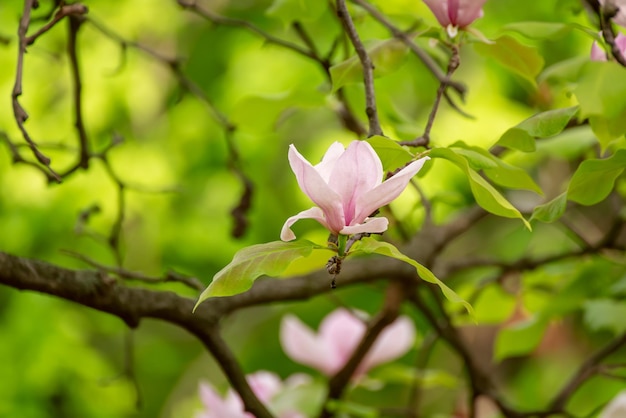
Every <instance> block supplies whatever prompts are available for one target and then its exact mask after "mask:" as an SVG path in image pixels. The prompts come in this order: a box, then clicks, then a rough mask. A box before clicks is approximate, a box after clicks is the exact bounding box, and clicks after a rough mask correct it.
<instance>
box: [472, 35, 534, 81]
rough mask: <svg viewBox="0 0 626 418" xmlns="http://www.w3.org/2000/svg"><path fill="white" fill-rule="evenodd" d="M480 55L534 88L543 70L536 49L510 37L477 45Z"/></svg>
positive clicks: (505, 36) (475, 45)
mask: <svg viewBox="0 0 626 418" xmlns="http://www.w3.org/2000/svg"><path fill="white" fill-rule="evenodd" d="M474 48H476V50H477V51H478V53H480V54H482V55H484V56H487V57H490V58H494V59H495V60H496V61H498V62H499V63H500V64H502V65H503V66H504V67H506V68H507V69H509V70H510V71H512V72H513V73H515V74H517V75H519V76H520V77H522V78H523V79H525V80H527V81H528V82H529V83H530V84H532V85H533V86H536V85H537V83H536V81H535V78H536V77H537V75H538V74H539V72H540V71H541V69H542V68H543V63H544V62H543V58H542V57H541V55H539V53H538V52H537V50H536V49H535V48H532V47H530V46H526V45H523V44H521V43H520V42H519V41H517V40H516V39H515V38H512V37H510V36H508V35H504V36H501V37H499V38H497V39H496V40H495V42H494V43H493V44H484V43H476V44H474Z"/></svg>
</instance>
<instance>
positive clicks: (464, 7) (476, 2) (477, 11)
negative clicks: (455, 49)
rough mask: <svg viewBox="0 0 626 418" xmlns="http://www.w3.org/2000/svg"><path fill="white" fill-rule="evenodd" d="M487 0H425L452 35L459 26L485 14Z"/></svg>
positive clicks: (464, 25) (461, 26)
mask: <svg viewBox="0 0 626 418" xmlns="http://www.w3.org/2000/svg"><path fill="white" fill-rule="evenodd" d="M486 1H487V0H424V3H426V5H427V6H428V7H429V8H430V10H431V11H432V12H433V14H434V15H435V17H436V18H437V20H438V21H439V24H440V25H441V26H443V27H444V28H446V29H447V30H448V33H449V34H450V36H451V37H454V36H455V35H456V30H457V29H458V28H464V27H466V26H468V25H469V24H471V23H472V22H473V21H474V20H476V19H478V18H479V17H481V16H482V15H483V9H482V7H483V5H484V4H485V2H486Z"/></svg>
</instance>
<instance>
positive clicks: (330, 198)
mask: <svg viewBox="0 0 626 418" xmlns="http://www.w3.org/2000/svg"><path fill="white" fill-rule="evenodd" d="M289 164H290V165H291V169H292V170H293V172H294V174H295V175H296V179H297V180H298V185H299V186H300V189H302V191H303V192H304V193H306V195H307V196H309V198H310V199H311V200H312V201H313V202H314V203H315V204H316V205H317V206H319V207H320V209H322V211H323V212H324V215H325V218H326V222H327V224H328V226H329V227H330V228H329V229H330V230H331V231H332V232H335V233H338V232H339V231H340V230H341V229H342V228H343V227H344V226H345V223H344V217H343V208H342V206H341V199H340V197H339V196H338V195H337V193H335V192H334V191H333V190H332V189H331V188H330V187H329V186H328V184H326V182H325V181H324V179H323V178H322V176H321V175H320V174H319V173H318V172H317V170H316V169H315V167H313V166H312V165H311V163H309V162H308V161H307V160H306V159H305V158H304V157H303V156H302V155H301V154H300V153H299V152H298V150H297V149H296V147H295V146H294V145H293V144H292V145H290V146H289Z"/></svg>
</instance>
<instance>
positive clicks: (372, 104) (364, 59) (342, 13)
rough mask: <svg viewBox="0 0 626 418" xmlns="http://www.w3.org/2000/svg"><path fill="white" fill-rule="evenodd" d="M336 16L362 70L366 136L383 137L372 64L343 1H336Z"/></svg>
mask: <svg viewBox="0 0 626 418" xmlns="http://www.w3.org/2000/svg"><path fill="white" fill-rule="evenodd" d="M337 15H338V16H339V19H340V20H341V22H342V24H343V27H344V30H345V31H346V33H347V34H348V38H350V42H351V43H352V46H353V47H354V50H355V51H356V53H357V55H358V57H359V61H361V67H362V68H363V83H364V86H365V113H366V114H367V120H368V121H369V131H368V136H374V135H383V130H382V128H381V127H380V122H379V120H378V111H377V110H376V92H375V90H374V64H373V63H372V60H371V59H370V57H369V55H368V54H367V51H366V50H365V47H364V46H363V43H362V42H361V38H360V37H359V33H358V32H357V30H356V28H355V26H354V22H352V17H351V16H350V13H349V12H348V8H347V7H346V1H345V0H337Z"/></svg>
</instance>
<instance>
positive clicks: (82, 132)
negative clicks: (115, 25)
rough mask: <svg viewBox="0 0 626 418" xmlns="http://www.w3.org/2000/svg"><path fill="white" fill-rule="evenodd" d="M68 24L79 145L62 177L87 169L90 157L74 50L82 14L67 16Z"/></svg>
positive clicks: (78, 69) (80, 82) (68, 50)
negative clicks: (77, 151)
mask: <svg viewBox="0 0 626 418" xmlns="http://www.w3.org/2000/svg"><path fill="white" fill-rule="evenodd" d="M68 22H69V26H68V40H67V54H68V56H69V61H70V70H71V75H72V84H73V86H74V91H73V97H74V100H73V101H74V126H75V127H76V132H77V134H78V143H79V147H80V154H79V158H78V162H77V163H76V164H75V165H74V166H73V167H71V168H70V169H68V170H67V171H66V172H65V173H64V174H63V176H62V177H65V176H67V175H69V174H71V173H73V172H74V171H76V170H77V169H79V168H82V169H87V168H89V159H90V158H91V153H90V150H89V139H88V138H87V131H86V129H85V123H84V121H83V111H82V107H83V105H82V92H83V85H82V81H81V75H80V66H79V64H78V53H77V51H76V43H77V38H78V31H79V29H80V27H81V25H82V23H83V19H82V16H81V17H76V16H69V18H68Z"/></svg>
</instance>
